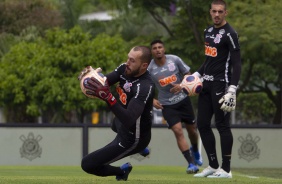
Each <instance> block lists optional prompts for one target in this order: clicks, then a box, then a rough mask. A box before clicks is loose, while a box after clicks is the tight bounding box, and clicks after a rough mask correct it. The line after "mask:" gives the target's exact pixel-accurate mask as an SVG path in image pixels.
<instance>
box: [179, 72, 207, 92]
mask: <svg viewBox="0 0 282 184" xmlns="http://www.w3.org/2000/svg"><path fill="white" fill-rule="evenodd" d="M180 86H181V87H182V89H183V91H184V92H185V93H186V94H187V95H188V96H196V95H198V94H199V93H200V92H201V91H202V89H203V83H202V81H201V79H200V78H199V77H197V76H194V75H185V76H184V78H183V80H182V82H181V84H180Z"/></svg>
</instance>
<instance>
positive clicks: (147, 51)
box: [133, 45, 152, 64]
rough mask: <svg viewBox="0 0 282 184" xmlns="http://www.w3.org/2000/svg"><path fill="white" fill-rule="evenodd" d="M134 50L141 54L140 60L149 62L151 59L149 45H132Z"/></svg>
mask: <svg viewBox="0 0 282 184" xmlns="http://www.w3.org/2000/svg"><path fill="white" fill-rule="evenodd" d="M133 50H134V51H141V52H142V55H141V61H142V62H143V63H148V64H150V62H151V60H152V53H151V50H150V48H149V47H147V46H142V45H141V46H135V47H133Z"/></svg>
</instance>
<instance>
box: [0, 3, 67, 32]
mask: <svg viewBox="0 0 282 184" xmlns="http://www.w3.org/2000/svg"><path fill="white" fill-rule="evenodd" d="M62 23H63V19H62V16H61V14H60V12H59V11H58V10H57V9H56V7H55V6H53V5H52V4H51V3H49V2H45V1H44V0H25V1H22V0H9V1H0V33H3V32H6V33H11V34H14V35H19V34H20V33H21V32H22V30H23V29H25V28H28V27H30V26H35V27H37V28H38V29H39V31H40V33H41V34H43V33H44V30H46V29H49V28H52V27H57V26H60V25H62Z"/></svg>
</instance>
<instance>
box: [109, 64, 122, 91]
mask: <svg viewBox="0 0 282 184" xmlns="http://www.w3.org/2000/svg"><path fill="white" fill-rule="evenodd" d="M123 67H125V64H124V63H123V64H121V65H120V66H118V67H117V68H116V69H115V70H114V71H112V72H111V73H108V74H107V75H106V77H107V81H108V84H109V86H111V85H113V84H115V83H117V82H119V77H120V75H121V74H122V71H123V69H122V68H123Z"/></svg>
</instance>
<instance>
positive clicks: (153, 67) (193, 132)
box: [148, 40, 202, 173]
mask: <svg viewBox="0 0 282 184" xmlns="http://www.w3.org/2000/svg"><path fill="white" fill-rule="evenodd" d="M151 52H152V55H153V58H154V59H152V61H151V64H150V66H149V68H148V70H149V72H150V74H151V76H152V79H153V81H154V83H155V85H156V87H157V89H158V100H157V99H154V107H155V108H157V109H162V113H163V116H164V119H165V120H166V121H167V124H168V127H169V128H170V129H171V130H172V131H173V133H174V135H175V138H176V141H177V145H178V148H179V149H180V151H181V152H182V154H183V155H184V157H185V159H186V160H187V162H188V167H187V170H186V172H187V173H197V172H198V171H199V169H198V167H197V166H196V164H198V165H202V160H201V157H200V154H199V151H198V132H197V127H196V123H195V117H194V111H193V107H192V104H191V102H190V98H189V97H188V96H187V95H186V94H185V93H184V92H183V91H182V88H181V87H180V83H181V81H182V79H183V76H184V75H186V74H189V71H190V67H188V66H187V65H186V64H185V63H184V62H183V61H182V60H181V58H179V57H177V56H175V55H165V48H164V43H163V42H162V41H161V40H154V41H152V42H151ZM182 122H183V123H185V127H186V130H187V132H188V135H189V139H190V141H191V144H192V147H191V148H192V149H191V150H193V151H192V152H193V156H194V157H195V161H194V158H193V156H192V153H191V151H190V150H189V146H188V143H187V141H186V139H185V137H184V134H183V130H182Z"/></svg>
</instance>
